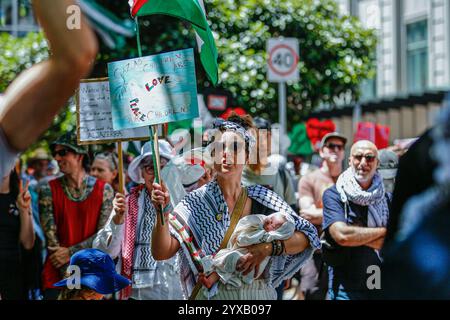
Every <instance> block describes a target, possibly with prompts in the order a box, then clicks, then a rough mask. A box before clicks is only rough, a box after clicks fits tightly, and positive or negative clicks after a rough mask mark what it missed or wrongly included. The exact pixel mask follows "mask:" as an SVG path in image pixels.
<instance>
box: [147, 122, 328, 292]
mask: <svg viewBox="0 0 450 320" xmlns="http://www.w3.org/2000/svg"><path fill="white" fill-rule="evenodd" d="M214 128H215V129H216V133H215V138H214V142H213V143H212V144H211V145H210V146H209V148H210V149H211V151H212V157H213V158H214V168H215V170H216V173H217V177H216V179H214V180H213V181H211V182H209V183H208V184H206V185H204V186H202V187H201V188H199V189H197V190H195V191H193V192H191V193H189V194H188V195H187V196H186V197H185V198H184V199H183V200H182V201H181V202H180V203H179V204H178V205H177V206H176V208H175V209H173V208H172V207H171V205H170V195H169V192H168V191H167V189H166V188H165V186H164V184H162V185H159V184H154V185H153V189H154V191H153V193H152V200H153V202H154V204H155V206H156V207H162V208H163V209H162V212H163V213H164V219H165V222H164V224H162V222H163V221H161V220H160V215H157V217H158V219H157V222H156V225H155V228H154V229H153V234H152V253H153V256H154V257H155V259H158V260H164V259H169V258H171V257H173V256H174V255H175V254H176V253H177V252H180V272H181V279H182V285H183V287H184V291H185V293H186V295H187V296H189V297H190V298H191V299H206V298H210V299H222V300H227V299H248V300H256V299H266V300H267V299H270V300H274V299H276V292H275V289H274V288H275V287H277V286H278V285H279V284H280V283H281V281H283V280H284V279H286V278H289V277H291V276H292V275H293V274H294V273H295V272H296V271H298V269H299V268H300V267H301V265H302V264H303V263H304V262H305V261H306V260H307V259H309V258H310V257H311V255H312V252H313V251H314V249H315V248H318V247H320V242H319V239H318V236H317V231H316V230H315V228H314V227H313V226H312V225H311V224H310V223H309V222H307V221H306V220H304V219H302V218H300V217H299V216H298V215H297V214H296V213H295V212H294V211H293V210H292V209H291V207H290V206H289V205H288V204H287V203H286V202H284V201H283V199H282V198H281V197H280V196H278V195H277V194H275V193H274V192H272V191H270V190H268V189H266V188H264V187H262V186H259V185H256V186H251V187H248V188H244V187H243V186H242V184H241V178H242V171H243V169H244V166H245V165H246V163H247V162H248V155H249V150H250V148H252V147H253V146H254V144H255V139H254V137H253V136H252V135H251V134H250V133H249V132H248V130H249V129H250V128H252V122H251V119H250V118H248V117H245V118H244V117H243V118H241V117H239V116H236V115H234V116H231V117H230V118H229V119H228V121H223V120H221V119H217V120H216V121H215V122H214ZM276 211H283V212H285V213H286V214H287V218H288V219H289V220H291V221H292V222H294V223H295V226H296V232H295V233H294V235H293V236H292V237H291V238H290V239H288V240H286V241H274V242H273V243H263V244H257V245H253V246H249V247H247V249H248V254H246V255H245V256H243V257H242V258H241V259H240V260H239V261H238V263H237V271H239V272H242V273H243V275H247V274H249V273H250V272H251V271H255V273H256V274H258V268H259V265H260V264H261V262H262V261H263V260H264V259H265V258H266V257H268V256H272V257H271V259H272V263H271V264H270V267H268V268H267V269H265V270H264V272H262V276H261V277H260V278H258V279H255V280H254V281H253V282H252V283H251V284H245V285H243V286H241V287H230V286H226V287H225V285H224V284H223V283H222V282H220V281H219V282H218V283H217V284H216V285H214V286H213V287H212V288H211V289H209V290H208V289H206V287H203V286H202V284H201V282H199V277H200V278H201V276H203V275H204V274H203V270H204V269H205V268H204V266H203V260H202V258H203V257H204V256H206V255H212V254H215V253H216V252H218V251H219V250H220V248H221V247H223V246H226V245H227V243H228V240H227V239H226V238H228V235H230V234H231V233H232V232H233V229H234V227H235V225H236V223H237V221H238V220H239V219H240V217H243V216H247V215H249V214H265V215H269V214H271V213H273V212H276ZM230 226H231V227H230ZM180 249H182V250H180ZM217 285H218V286H221V288H220V290H218V292H219V294H216V293H217V290H216V289H217V287H216V286H217Z"/></svg>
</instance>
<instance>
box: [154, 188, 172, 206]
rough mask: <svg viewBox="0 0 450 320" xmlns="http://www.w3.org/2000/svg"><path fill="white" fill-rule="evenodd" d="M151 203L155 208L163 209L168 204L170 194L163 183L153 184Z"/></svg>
mask: <svg viewBox="0 0 450 320" xmlns="http://www.w3.org/2000/svg"><path fill="white" fill-rule="evenodd" d="M152 202H153V205H154V206H155V207H156V208H161V207H162V208H163V209H164V208H165V207H166V206H167V205H168V204H169V203H170V194H169V191H168V190H167V187H166V185H165V184H164V182H162V181H161V184H157V183H153V190H152Z"/></svg>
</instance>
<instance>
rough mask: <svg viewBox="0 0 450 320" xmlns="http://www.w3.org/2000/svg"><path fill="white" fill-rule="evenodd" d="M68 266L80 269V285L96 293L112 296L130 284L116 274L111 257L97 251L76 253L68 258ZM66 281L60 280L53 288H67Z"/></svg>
mask: <svg viewBox="0 0 450 320" xmlns="http://www.w3.org/2000/svg"><path fill="white" fill-rule="evenodd" d="M70 265H71V266H78V267H79V268H80V271H81V279H80V284H81V285H82V286H84V287H87V288H89V289H92V290H94V291H95V292H97V293H101V294H112V293H114V292H117V291H119V290H122V289H124V288H126V287H128V286H129V285H130V284H131V281H130V280H128V279H127V278H125V277H123V276H121V275H120V274H118V273H117V272H116V270H115V265H114V261H113V260H112V259H111V257H110V256H109V255H107V254H106V253H104V252H103V251H101V250H98V249H84V250H80V251H78V252H77V253H75V254H74V255H73V256H72V257H71V258H70ZM67 280H68V279H64V280H61V281H59V282H57V283H55V284H54V286H55V287H67Z"/></svg>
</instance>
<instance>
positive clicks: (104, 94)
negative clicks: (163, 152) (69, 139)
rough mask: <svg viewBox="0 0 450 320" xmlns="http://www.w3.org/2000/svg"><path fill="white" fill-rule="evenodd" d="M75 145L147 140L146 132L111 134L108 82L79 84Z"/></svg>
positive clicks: (131, 131) (145, 130)
mask: <svg viewBox="0 0 450 320" xmlns="http://www.w3.org/2000/svg"><path fill="white" fill-rule="evenodd" d="M77 128H78V144H94V143H98V144H100V143H110V142H119V141H131V140H148V139H149V132H148V130H147V129H146V128H136V129H126V130H114V129H113V124H112V111H111V102H110V93H109V81H108V78H99V79H88V80H82V81H81V83H80V88H79V91H78V95H77Z"/></svg>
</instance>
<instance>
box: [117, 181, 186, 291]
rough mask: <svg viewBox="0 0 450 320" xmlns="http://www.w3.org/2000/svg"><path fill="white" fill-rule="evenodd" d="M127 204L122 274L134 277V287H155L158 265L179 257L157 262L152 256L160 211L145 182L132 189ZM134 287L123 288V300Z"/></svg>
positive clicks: (174, 261) (173, 262) (174, 262)
mask: <svg viewBox="0 0 450 320" xmlns="http://www.w3.org/2000/svg"><path fill="white" fill-rule="evenodd" d="M128 206H129V209H128V214H127V216H126V221H125V235H124V238H123V243H122V248H123V249H122V275H123V276H125V277H127V278H128V279H130V280H133V281H132V284H133V288H136V289H140V288H146V287H152V286H153V285H154V283H155V274H156V269H157V268H158V266H160V265H161V264H163V263H169V264H172V265H174V264H176V260H177V259H176V257H174V258H172V259H169V260H166V261H165V262H158V261H156V260H155V259H154V258H153V256H152V251H151V237H152V231H153V227H154V225H155V223H156V214H157V213H156V209H155V207H154V206H153V204H152V202H151V198H150V195H149V194H148V191H147V189H146V188H145V186H144V185H140V186H138V187H136V188H134V189H133V190H132V191H131V193H130V195H129V198H128ZM131 288H132V287H131V286H129V287H127V288H126V289H124V290H123V291H122V295H121V299H127V298H128V297H129V296H130V295H131Z"/></svg>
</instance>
